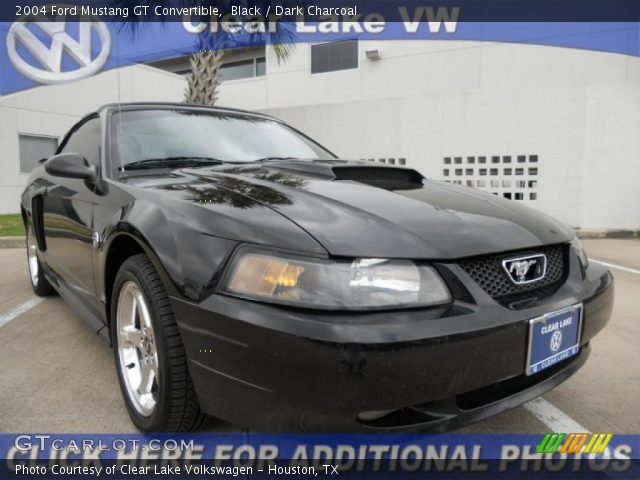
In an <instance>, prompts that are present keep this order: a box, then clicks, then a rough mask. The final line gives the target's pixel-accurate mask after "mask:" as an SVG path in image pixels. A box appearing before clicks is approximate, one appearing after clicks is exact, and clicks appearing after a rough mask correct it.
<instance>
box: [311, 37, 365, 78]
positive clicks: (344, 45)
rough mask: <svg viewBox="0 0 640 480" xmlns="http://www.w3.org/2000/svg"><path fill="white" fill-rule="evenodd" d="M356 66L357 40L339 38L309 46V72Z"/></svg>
mask: <svg viewBox="0 0 640 480" xmlns="http://www.w3.org/2000/svg"><path fill="white" fill-rule="evenodd" d="M351 68H358V41H357V40H340V41H338V42H330V43H321V44H320V45H312V46H311V73H325V72H336V71H339V70H349V69H351Z"/></svg>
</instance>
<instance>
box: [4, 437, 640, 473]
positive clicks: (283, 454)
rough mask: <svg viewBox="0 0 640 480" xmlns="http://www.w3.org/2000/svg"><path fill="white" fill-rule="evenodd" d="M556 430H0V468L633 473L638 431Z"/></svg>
mask: <svg viewBox="0 0 640 480" xmlns="http://www.w3.org/2000/svg"><path fill="white" fill-rule="evenodd" d="M555 435H556V436H558V434H555ZM561 435H562V436H558V437H557V438H559V439H560V440H562V442H559V441H556V440H555V438H556V437H555V436H553V439H552V440H551V441H550V442H547V438H548V436H546V435H543V434H541V435H460V434H446V435H419V434H412V435H389V434H384V435H382V434H380V435H365V434H359V435H266V434H249V433H245V434H217V435H212V434H193V435H134V434H126V435H118V434H102V435H96V434H73V435H63V434H60V435H59V434H13V435H10V434H0V454H1V456H2V458H4V464H3V465H2V468H1V469H0V475H2V476H3V477H4V478H16V477H19V478H25V476H38V477H39V478H42V477H44V478H60V477H59V476H60V475H67V476H68V475H74V476H75V477H74V478H82V477H83V476H92V477H96V476H99V477H103V478H106V477H118V478H119V477H128V476H129V475H132V474H136V476H137V478H145V476H147V477H150V476H152V475H157V474H161V475H171V476H172V477H173V478H177V477H179V476H185V477H187V478H191V477H197V476H200V475H202V474H224V475H225V476H239V475H243V476H245V477H247V478H248V477H254V476H257V477H262V476H265V477H266V476H272V475H274V474H276V475H286V474H296V475H302V476H306V477H317V476H331V475H335V474H339V475H352V476H354V477H357V478H362V476H380V475H382V476H383V478H388V475H389V474H393V475H394V477H395V476H397V475H402V476H412V477H416V476H424V475H425V472H428V474H429V475H437V476H447V477H451V478H460V476H461V475H471V476H472V477H477V478H496V477H497V476H502V477H504V478H513V477H532V478H533V477H535V478H540V477H541V476H542V477H543V478H544V477H548V478H556V476H557V475H560V477H561V478H574V477H575V478H620V479H622V478H639V476H640V468H639V462H638V459H639V458H640V435H615V434H614V435H611V434H588V433H583V434H581V433H578V434H561ZM581 435H582V436H584V438H583V439H582V440H581V437H580V436H581ZM578 440H581V441H578ZM594 440H595V442H594ZM563 444H566V445H563ZM567 445H569V447H567ZM575 445H578V447H579V448H573V447H572V446H575ZM592 447H593V448H592ZM600 447H602V448H600ZM567 448H569V451H573V452H575V453H567V451H568V450H567ZM571 448H573V450H571ZM589 448H592V450H597V451H598V453H593V454H588V453H586V452H587V451H588V449H589ZM541 449H543V450H544V451H546V452H549V453H540V452H541V451H543V450H541ZM554 449H555V450H554ZM140 475H143V476H142V477H141V476H140Z"/></svg>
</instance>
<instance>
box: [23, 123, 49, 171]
mask: <svg viewBox="0 0 640 480" xmlns="http://www.w3.org/2000/svg"><path fill="white" fill-rule="evenodd" d="M18 144H19V147H20V172H21V173H30V172H31V170H33V169H34V168H35V167H36V166H37V165H38V161H40V159H42V158H49V157H50V156H52V155H53V154H54V153H56V150H57V149H58V138H57V137H47V136H44V135H30V134H26V133H25V134H22V133H21V134H18Z"/></svg>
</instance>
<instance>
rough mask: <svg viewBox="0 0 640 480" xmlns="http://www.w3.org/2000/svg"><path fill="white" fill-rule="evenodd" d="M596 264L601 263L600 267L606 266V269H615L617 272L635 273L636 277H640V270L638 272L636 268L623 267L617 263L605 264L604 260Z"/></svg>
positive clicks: (597, 261)
mask: <svg viewBox="0 0 640 480" xmlns="http://www.w3.org/2000/svg"><path fill="white" fill-rule="evenodd" d="M593 261H594V262H596V263H599V264H600V265H604V266H605V267H609V268H615V269H616V270H622V271H623V272H628V273H635V274H636V275H640V270H636V269H635V268H629V267H623V266H622V265H616V264H615V263H608V262H603V261H602V260H595V259H593Z"/></svg>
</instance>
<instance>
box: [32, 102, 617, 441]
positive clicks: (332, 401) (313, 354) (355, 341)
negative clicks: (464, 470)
mask: <svg viewBox="0 0 640 480" xmlns="http://www.w3.org/2000/svg"><path fill="white" fill-rule="evenodd" d="M22 214H23V217H24V221H25V224H26V227H27V232H28V233H27V256H28V266H29V273H30V278H31V282H32V284H33V289H34V291H35V293H36V294H38V295H49V294H52V293H54V292H57V293H59V294H60V295H61V296H62V297H63V298H64V299H65V300H66V301H67V302H68V304H69V305H70V306H71V307H72V308H73V309H74V310H76V311H77V312H78V314H79V315H81V316H82V317H83V318H84V319H86V320H87V321H88V323H89V324H90V325H91V326H92V328H94V329H95V331H96V332H98V333H99V334H101V335H103V336H104V337H105V338H106V339H107V340H109V341H110V342H111V344H112V345H113V347H114V351H115V361H116V367H117V371H118V376H119V379H120V386H121V389H122V394H123V397H124V400H125V402H126V406H127V409H128V411H129V413H130V415H131V418H132V419H133V421H134V423H135V424H136V425H137V427H138V428H140V429H141V430H144V431H186V430H191V429H194V428H197V427H198V426H199V425H201V423H202V421H203V420H204V419H205V418H207V416H208V415H210V416H215V417H218V418H223V419H226V420H228V421H230V422H233V423H235V424H238V425H242V426H247V427H251V428H257V429H261V430H271V431H299V430H302V431H384V430H396V431H420V430H432V431H439V430H445V429H449V428H452V427H455V426H458V425H462V424H464V423H468V422H471V421H476V420H479V419H482V418H485V417H488V416H490V415H494V414H496V413H499V412H502V411H504V410H507V409H509V408H513V407H515V406H517V405H520V404H522V403H524V402H526V401H528V400H530V399H532V398H534V397H537V396H539V395H541V394H543V393H544V392H546V391H548V390H549V389H551V388H553V387H555V386H556V385H558V384H559V383H561V382H563V381H564V380H566V379H567V378H569V376H571V375H572V374H573V373H574V372H575V371H576V370H578V369H579V368H580V367H581V366H582V365H583V364H584V362H585V360H586V359H587V356H588V355H589V348H590V347H589V343H590V341H591V339H592V338H593V337H594V335H596V333H598V331H599V330H600V329H602V328H603V327H604V325H605V324H606V323H607V321H608V320H609V316H610V313H611V307H612V302H613V279H612V277H611V275H610V273H609V272H608V271H607V270H606V269H605V268H603V267H602V266H600V265H598V264H595V263H593V262H592V263H589V261H588V259H587V256H586V255H585V253H584V251H583V250H582V248H581V246H580V243H579V241H578V240H577V239H576V237H575V235H574V232H573V231H572V230H571V229H570V228H568V227H566V226H565V225H563V224H561V223H560V222H557V221H555V220H553V219H551V218H549V217H547V216H545V215H543V214H542V213H539V212H537V211H535V210H531V209H529V208H527V207H525V206H523V205H521V204H519V203H518V202H515V201H510V200H505V199H501V198H498V197H496V196H494V195H491V194H488V193H483V192H481V191H477V190H473V189H470V188H466V187H458V186H455V185H450V184H447V183H442V182H437V181H433V180H429V179H427V178H424V177H423V176H422V175H421V174H420V173H418V172H417V171H415V170H412V169H410V168H400V167H395V166H385V165H374V164H371V163H363V162H351V161H343V160H339V159H337V158H336V157H335V156H334V155H333V154H332V153H331V152H329V151H328V150H326V149H325V148H323V147H322V146H320V145H319V144H317V143H316V142H314V141H313V140H311V139H310V138H308V137H306V136H305V135H303V134H301V133H300V132H298V131H296V130H294V129H293V128H291V127H289V126H287V125H285V124H283V123H282V122H280V121H278V120H276V119H274V118H271V117H268V116H265V115H260V114H254V113H249V112H243V111H237V110H231V109H224V108H205V107H187V106H184V105H174V104H127V105H107V106H105V107H103V108H101V109H100V110H98V111H97V112H95V113H92V114H91V115H88V116H86V117H85V118H83V119H82V120H81V121H80V122H79V123H78V124H76V125H75V126H74V127H73V128H72V129H71V131H70V132H69V133H68V134H67V136H66V137H65V138H64V140H63V141H62V143H61V145H60V148H59V149H58V152H57V154H56V155H54V156H53V157H51V158H49V159H48V160H46V161H45V162H44V163H43V165H41V166H40V167H38V168H36V169H35V170H34V172H33V173H32V174H31V177H30V179H29V182H28V186H27V188H26V190H25V191H24V193H23V195H22Z"/></svg>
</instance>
